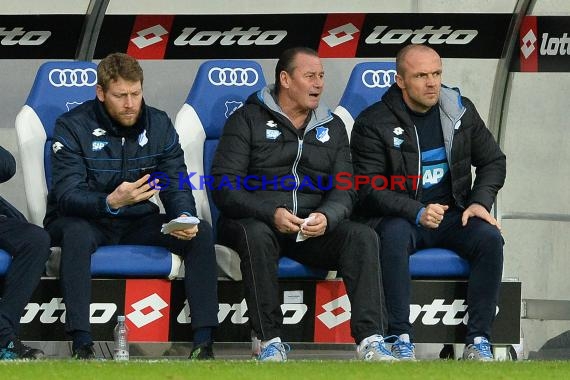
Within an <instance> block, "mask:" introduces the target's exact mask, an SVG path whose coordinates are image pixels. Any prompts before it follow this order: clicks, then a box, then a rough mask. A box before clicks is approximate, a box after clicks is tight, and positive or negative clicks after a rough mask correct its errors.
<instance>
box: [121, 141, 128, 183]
mask: <svg viewBox="0 0 570 380" xmlns="http://www.w3.org/2000/svg"><path fill="white" fill-rule="evenodd" d="M125 142H126V140H125V138H124V137H122V138H121V154H122V164H121V177H122V179H123V181H126V180H127V152H126V149H127V148H126V147H125Z"/></svg>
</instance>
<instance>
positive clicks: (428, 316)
mask: <svg viewBox="0 0 570 380" xmlns="http://www.w3.org/2000/svg"><path fill="white" fill-rule="evenodd" d="M422 313H423V316H422V318H421V323H422V324H423V325H426V326H434V325H437V324H440V323H441V324H443V325H446V326H457V325H459V324H464V325H466V324H467V320H468V319H469V314H468V313H467V304H466V303H465V300H464V299H455V300H453V302H451V303H450V304H446V303H445V300H444V299H440V298H435V299H434V300H433V301H432V303H430V304H427V305H417V304H411V305H410V323H414V322H415V321H416V320H417V319H418V318H419V317H420V315H421V314H422ZM498 314H499V307H498V306H497V308H496V311H495V316H496V315H498Z"/></svg>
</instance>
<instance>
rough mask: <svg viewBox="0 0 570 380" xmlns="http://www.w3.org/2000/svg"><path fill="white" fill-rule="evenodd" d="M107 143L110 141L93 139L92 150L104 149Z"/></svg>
mask: <svg viewBox="0 0 570 380" xmlns="http://www.w3.org/2000/svg"><path fill="white" fill-rule="evenodd" d="M107 144H109V142H108V141H93V142H92V144H91V150H92V151H93V152H99V151H100V150H103V148H104V147H105V146H107Z"/></svg>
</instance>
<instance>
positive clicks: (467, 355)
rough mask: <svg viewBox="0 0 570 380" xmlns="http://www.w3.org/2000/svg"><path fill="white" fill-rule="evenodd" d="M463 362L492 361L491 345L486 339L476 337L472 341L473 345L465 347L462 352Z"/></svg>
mask: <svg viewBox="0 0 570 380" xmlns="http://www.w3.org/2000/svg"><path fill="white" fill-rule="evenodd" d="M463 360H478V361H483V362H488V361H492V360H493V353H492V352H491V344H490V343H489V341H488V340H487V338H485V337H482V336H477V337H475V339H473V344H470V345H468V346H467V347H465V350H464V351H463Z"/></svg>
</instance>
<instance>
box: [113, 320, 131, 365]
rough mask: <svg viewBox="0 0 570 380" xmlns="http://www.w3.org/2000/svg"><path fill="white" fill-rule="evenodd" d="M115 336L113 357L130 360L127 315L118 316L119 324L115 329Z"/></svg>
mask: <svg viewBox="0 0 570 380" xmlns="http://www.w3.org/2000/svg"><path fill="white" fill-rule="evenodd" d="M113 334H114V337H115V350H114V351H113V359H115V360H129V329H128V328H127V325H126V323H125V316H124V315H119V316H118V317H117V325H116V326H115V329H114V330H113Z"/></svg>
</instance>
